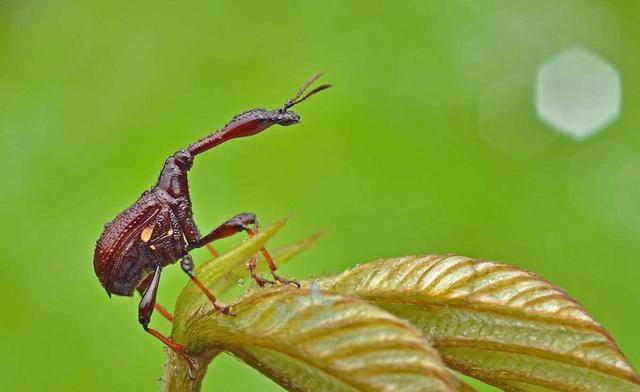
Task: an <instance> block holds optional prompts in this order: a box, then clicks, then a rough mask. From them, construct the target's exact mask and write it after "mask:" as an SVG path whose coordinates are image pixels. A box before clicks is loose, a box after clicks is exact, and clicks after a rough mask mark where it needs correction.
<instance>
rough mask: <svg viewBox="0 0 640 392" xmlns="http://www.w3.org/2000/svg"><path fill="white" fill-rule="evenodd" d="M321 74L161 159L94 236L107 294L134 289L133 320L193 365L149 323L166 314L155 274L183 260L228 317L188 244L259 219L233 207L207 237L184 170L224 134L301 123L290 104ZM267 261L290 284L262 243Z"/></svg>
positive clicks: (250, 228)
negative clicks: (153, 174) (150, 180)
mask: <svg viewBox="0 0 640 392" xmlns="http://www.w3.org/2000/svg"><path fill="white" fill-rule="evenodd" d="M320 75H321V74H316V75H314V76H312V77H311V78H310V79H309V80H307V82H306V83H305V84H304V85H303V86H302V88H300V90H299V91H298V92H297V94H296V95H295V96H294V97H293V98H291V99H289V100H287V101H286V102H285V104H284V105H283V106H282V107H281V108H279V109H275V110H266V109H253V110H249V111H246V112H244V113H241V114H238V115H236V116H234V117H233V118H232V119H231V121H230V122H229V123H227V124H226V125H225V126H224V127H223V128H221V129H219V130H218V131H216V132H213V133H211V134H210V135H208V136H206V137H204V138H203V139H201V140H199V141H197V142H195V143H193V144H191V145H190V146H189V147H187V148H186V149H184V150H179V151H177V152H176V153H175V154H173V155H172V156H170V157H169V158H167V160H166V161H165V162H164V166H163V168H162V171H161V172H160V176H159V177H158V180H157V182H156V184H155V185H154V186H153V187H151V189H149V190H147V191H145V192H144V193H143V194H142V195H141V196H140V197H139V198H138V200H136V201H135V202H134V203H133V204H132V205H131V206H130V207H129V208H127V209H126V210H124V211H123V212H121V213H120V214H119V215H118V216H117V217H116V218H115V219H114V220H113V221H112V222H110V223H108V224H106V225H105V227H104V230H103V232H102V235H101V236H100V238H99V239H98V241H97V243H96V248H95V253H94V258H93V265H94V268H95V272H96V275H97V276H98V280H99V281H100V284H101V285H102V287H103V288H104V289H105V290H106V291H107V294H108V295H109V297H111V295H112V294H116V295H122V296H132V295H133V293H134V291H136V290H137V291H138V292H139V293H140V294H141V295H142V298H141V300H140V304H139V306H138V321H139V322H140V324H141V325H142V327H143V328H144V330H145V331H147V332H148V333H149V334H151V335H153V336H155V337H156V338H158V339H159V340H160V341H162V342H163V343H164V344H165V345H166V346H167V347H169V348H171V349H172V350H173V351H175V352H176V353H177V354H179V355H180V356H182V358H184V359H185V360H186V361H187V362H188V363H189V367H190V373H191V371H192V370H194V369H195V368H196V367H197V363H196V361H195V360H194V359H193V358H191V357H190V356H189V355H188V354H187V353H186V352H185V349H184V347H183V346H182V345H180V344H178V343H176V342H174V341H173V340H171V339H170V338H169V337H167V336H165V335H163V334H162V333H160V332H159V331H157V330H154V329H151V328H149V322H150V321H151V315H152V313H153V310H154V308H155V309H157V310H158V311H159V312H160V313H161V314H162V315H163V316H165V317H166V318H167V319H169V321H172V317H171V314H170V313H169V312H167V311H166V310H164V309H163V308H162V307H161V306H160V305H158V304H156V295H157V293H158V284H159V281H160V273H161V271H162V269H163V268H164V267H166V266H167V265H170V264H174V263H176V262H177V261H178V260H180V261H181V262H180V266H181V267H182V270H183V271H184V272H185V273H187V275H188V276H189V278H190V279H191V281H192V282H193V283H194V284H195V285H196V286H197V287H199V288H200V290H202V292H203V293H204V294H205V295H206V296H207V297H208V298H209V300H210V301H211V303H212V304H213V306H214V307H215V309H217V310H218V311H220V312H222V313H224V314H227V315H230V316H232V315H233V313H232V311H231V309H230V308H229V307H228V306H222V305H220V304H219V303H218V302H217V301H216V298H215V296H214V295H213V294H212V293H211V292H210V291H209V289H207V287H205V286H204V285H203V284H202V282H200V280H199V279H198V278H197V276H196V275H195V273H194V269H195V267H194V262H193V258H192V257H191V255H190V251H191V250H193V249H196V248H201V247H203V246H207V247H210V243H211V242H213V241H216V240H218V239H221V238H225V237H228V236H231V235H233V234H236V233H239V232H242V231H244V232H246V233H248V234H249V235H254V234H255V233H256V232H257V231H258V230H259V227H260V226H259V223H258V220H257V219H256V216H255V214H253V213H241V214H237V215H235V216H234V217H232V218H231V219H229V220H228V221H226V222H225V223H223V224H222V225H220V226H218V227H217V228H215V229H213V230H212V231H211V232H210V233H209V234H206V235H205V236H201V235H200V231H199V230H198V227H197V226H196V224H195V221H194V219H193V212H192V208H191V198H190V196H189V182H188V179H187V173H188V172H189V170H190V169H191V166H192V165H193V161H194V158H195V157H196V156H197V155H199V154H202V153H203V152H205V151H208V150H210V149H211V148H213V147H215V146H217V145H220V144H222V143H224V142H226V141H228V140H231V139H235V138H239V137H245V136H251V135H255V134H257V133H259V132H262V131H264V130H266V129H267V128H269V127H271V126H272V125H281V126H289V125H294V124H298V123H300V116H299V115H298V114H296V113H295V112H293V111H291V110H289V109H291V108H292V107H293V106H295V105H297V104H299V103H300V102H302V101H304V100H306V99H307V98H309V97H310V96H312V95H314V94H315V93H317V92H319V91H322V90H324V89H326V88H328V87H330V85H329V84H323V85H320V86H318V87H316V88H314V89H312V90H311V91H309V92H308V93H306V94H305V91H306V90H307V88H309V86H310V85H311V84H312V83H313V82H315V81H316V80H317V79H318V78H319V77H320ZM260 251H261V253H262V254H263V256H264V258H265V259H266V261H267V262H268V264H269V268H270V270H271V275H272V276H273V279H274V280H275V281H278V282H280V283H283V284H295V285H298V283H297V282H295V281H293V280H287V279H284V278H282V277H281V276H280V275H278V274H277V272H276V269H277V266H276V265H275V263H274V262H273V259H272V258H271V256H270V255H269V253H268V252H267V250H266V249H265V248H264V247H263V248H261V249H260ZM256 260H257V259H256V257H255V256H254V257H252V258H251V259H250V261H249V263H248V268H249V271H250V273H251V276H252V278H253V279H254V280H255V281H256V283H257V284H258V285H259V286H261V287H262V286H264V285H265V284H266V283H272V284H275V282H274V281H270V280H266V279H264V278H262V277H260V276H258V275H257V274H256V271H255V268H256Z"/></svg>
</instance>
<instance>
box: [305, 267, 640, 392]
mask: <svg viewBox="0 0 640 392" xmlns="http://www.w3.org/2000/svg"><path fill="white" fill-rule="evenodd" d="M317 282H318V284H319V285H320V287H321V288H322V289H323V290H326V291H329V292H333V293H338V294H344V295H350V296H356V297H359V298H361V299H363V300H366V301H367V302H370V303H372V304H376V305H379V306H380V307H383V308H385V309H387V310H389V311H390V312H392V313H394V314H396V315H397V316H398V317H400V318H403V319H407V320H410V321H411V322H412V323H413V324H414V325H416V326H418V327H420V328H421V329H422V330H423V331H424V332H425V334H426V335H427V336H429V337H430V339H431V341H432V343H433V345H434V346H435V347H436V348H437V349H438V350H439V351H440V352H441V353H442V354H443V357H444V359H445V362H446V363H447V364H448V365H449V366H450V367H452V368H454V369H456V370H459V371H460V372H463V373H465V374H467V375H470V376H472V377H475V378H478V379H480V380H483V381H485V382H487V383H489V384H493V385H495V386H498V387H500V388H502V389H504V390H507V391H532V392H533V391H535V392H540V391H617V392H625V391H636V392H638V391H640V378H639V377H638V374H637V373H636V372H635V370H634V369H633V368H632V367H631V365H630V364H629V363H628V362H627V360H626V359H625V358H624V356H623V355H622V353H621V352H620V350H619V349H618V347H617V346H616V344H615V343H614V342H613V340H612V339H611V337H610V336H609V334H608V333H607V332H606V331H605V330H604V329H603V328H602V327H601V326H600V325H599V324H598V323H597V322H596V321H594V320H593V318H591V316H590V315H589V314H588V313H587V312H586V311H585V310H584V309H583V308H582V307H581V306H580V305H579V304H578V303H577V302H576V301H574V300H573V299H571V298H570V297H569V296H568V295H567V294H566V293H565V292H563V291H562V290H560V289H559V288H557V287H555V286H553V285H552V284H550V283H548V282H546V281H544V280H543V279H541V278H540V277H538V276H536V275H535V274H533V273H531V272H527V271H524V270H522V269H518V268H515V267H512V266H507V265H503V264H498V263H494V262H490V261H486V260H474V259H470V258H467V257H460V256H415V257H403V258H398V259H388V260H380V261H377V262H374V263H370V264H365V265H362V266H359V267H356V268H354V269H352V270H349V271H346V272H344V273H342V274H340V275H337V276H335V277H330V278H321V279H319V280H317ZM305 284H306V285H307V286H308V285H310V284H311V282H310V281H309V282H305Z"/></svg>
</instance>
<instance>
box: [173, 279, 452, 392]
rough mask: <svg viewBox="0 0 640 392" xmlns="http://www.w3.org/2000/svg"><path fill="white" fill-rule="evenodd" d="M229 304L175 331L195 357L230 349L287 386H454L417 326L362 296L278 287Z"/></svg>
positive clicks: (365, 388) (387, 388)
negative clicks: (227, 311)
mask: <svg viewBox="0 0 640 392" xmlns="http://www.w3.org/2000/svg"><path fill="white" fill-rule="evenodd" d="M234 311H235V312H236V316H235V317H230V316H225V315H222V314H221V313H220V312H207V313H206V314H203V313H200V314H198V315H197V316H196V317H193V318H191V319H190V320H189V323H188V328H185V329H184V330H183V333H182V334H180V335H179V336H176V338H177V340H178V341H179V342H180V343H181V344H184V345H185V347H186V349H187V351H188V352H189V353H190V354H191V355H193V356H195V357H196V358H201V357H205V358H206V357H207V356H208V355H210V354H209V353H210V352H211V351H215V350H225V351H228V352H230V353H231V354H233V355H234V356H236V357H238V358H240V359H242V360H243V361H245V362H246V363H248V364H249V365H251V366H253V367H254V368H256V369H257V370H259V371H260V372H262V373H263V374H264V375H266V376H267V377H269V378H271V379H272V380H274V381H275V382H277V383H278V384H280V385H281V386H283V387H284V388H286V389H288V390H290V391H430V392H440V391H443V392H445V391H456V390H458V389H456V388H457V387H458V384H457V383H456V381H455V380H454V378H453V376H452V375H451V373H450V372H449V370H448V369H447V368H446V367H445V366H444V364H443V363H442V360H441V358H440V355H439V354H438V352H437V351H436V350H434V349H433V348H432V347H431V346H430V345H429V344H428V343H427V341H426V340H425V339H424V337H423V336H422V334H421V332H420V331H419V330H417V329H415V328H414V327H412V326H411V325H409V324H408V323H407V322H405V321H402V320H400V319H398V318H396V317H395V316H393V315H392V314H390V313H388V312H386V311H384V310H381V309H379V308H377V307H375V306H372V305H369V304H366V303H365V302H362V301H360V300H357V299H352V298H348V297H343V296H338V295H323V294H322V293H321V292H320V291H319V290H317V291H314V289H311V290H305V289H296V288H291V287H278V288H272V289H267V290H261V291H258V292H256V293H253V294H251V295H249V296H247V297H245V298H244V299H242V300H241V301H240V302H238V303H236V304H234ZM182 366H184V365H182ZM201 366H205V365H204V363H201ZM174 379H175V377H174ZM172 386H173V387H175V388H180V386H178V384H177V383H172ZM175 388H174V389H172V390H179V389H175Z"/></svg>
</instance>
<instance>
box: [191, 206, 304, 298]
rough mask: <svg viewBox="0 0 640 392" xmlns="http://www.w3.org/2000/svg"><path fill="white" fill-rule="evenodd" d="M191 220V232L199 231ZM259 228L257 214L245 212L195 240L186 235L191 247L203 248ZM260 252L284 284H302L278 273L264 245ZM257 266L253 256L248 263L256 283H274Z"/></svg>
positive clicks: (277, 279) (252, 233) (272, 272)
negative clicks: (260, 273) (259, 274)
mask: <svg viewBox="0 0 640 392" xmlns="http://www.w3.org/2000/svg"><path fill="white" fill-rule="evenodd" d="M186 216H187V217H188V218H191V215H190V214H189V215H186ZM189 222H190V223H188V225H193V229H192V230H191V232H192V233H198V230H197V228H196V227H195V223H193V219H192V218H191V219H190V220H189ZM259 230H260V224H259V223H258V220H257V219H256V215H255V214H253V213H248V212H244V213H241V214H238V215H236V216H234V217H233V218H231V219H229V220H228V221H226V222H225V223H223V224H221V225H220V226H218V227H217V228H215V229H214V230H213V231H211V232H210V233H209V234H207V235H205V236H204V237H200V236H199V234H198V236H197V237H195V236H194V238H193V240H190V239H189V237H188V236H186V235H185V236H186V237H187V240H188V242H189V246H188V247H189V249H194V248H201V247H203V246H205V245H207V244H209V243H211V242H213V241H216V240H219V239H222V238H226V237H229V236H231V235H234V234H236V233H239V232H241V231H245V232H247V234H249V235H250V236H252V235H255V234H256V233H257V232H258V231H259ZM185 233H186V232H185ZM260 252H261V253H262V255H263V256H264V258H265V260H266V261H267V263H268V264H269V269H270V270H271V275H272V276H273V278H274V279H275V280H276V281H278V282H280V283H283V284H294V285H296V286H298V287H299V286H300V285H299V284H298V282H296V281H293V280H287V279H284V278H283V277H281V276H280V275H278V273H277V272H276V270H277V269H278V267H277V266H276V264H275V262H274V261H273V258H272V257H271V255H270V254H269V252H268V251H267V249H266V248H265V247H264V246H263V247H261V248H260ZM255 266H256V259H255V257H252V258H251V260H250V261H249V265H248V267H249V272H250V273H251V277H252V278H253V279H254V280H255V281H256V283H257V284H258V285H259V286H260V287H262V286H264V285H265V284H266V283H273V282H271V281H268V280H266V279H263V278H260V277H259V276H257V275H256V273H255Z"/></svg>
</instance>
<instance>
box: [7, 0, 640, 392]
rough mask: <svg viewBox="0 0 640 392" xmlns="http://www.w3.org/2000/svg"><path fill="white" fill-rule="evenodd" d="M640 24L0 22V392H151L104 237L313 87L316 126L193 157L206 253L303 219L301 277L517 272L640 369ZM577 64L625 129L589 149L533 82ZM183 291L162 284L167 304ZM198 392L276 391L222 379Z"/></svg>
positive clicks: (542, 12) (118, 11)
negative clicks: (241, 218) (366, 267)
mask: <svg viewBox="0 0 640 392" xmlns="http://www.w3.org/2000/svg"><path fill="white" fill-rule="evenodd" d="M639 17H640V3H638V2H636V1H604V0H603V1H582V0H579V1H578V0H576V1H557V0H549V1H547V0H541V1H487V0H458V1H454V0H450V1H449V0H447V1H424V0H422V1H398V2H390V1H380V2H378V1H361V2H347V1H321V2H320V1H319V2H306V1H304V2H294V1H287V2H273V3H272V2H266V1H255V2H237V1H193V2H189V3H188V4H186V3H184V2H178V1H170V2H158V1H137V2H125V1H93V2H75V1H26V0H24V1H15V0H14V1H3V2H1V3H0V141H1V146H2V154H1V156H0V163H1V167H2V177H1V180H0V184H1V185H0V187H1V189H2V192H1V194H2V196H1V199H0V200H1V206H0V214H1V218H2V225H1V226H0V230H1V233H0V238H2V240H1V241H2V255H1V256H0V258H1V261H2V273H0V305H1V309H2V312H1V313H0V314H1V316H0V339H1V340H0V342H1V344H0V347H1V348H0V352H1V353H2V355H1V356H0V369H2V370H1V374H2V376H1V377H0V390H3V391H13V390H92V391H114V390H140V391H149V390H156V389H157V388H158V381H156V378H157V377H159V376H160V375H161V373H162V368H161V365H162V363H163V361H164V354H163V351H162V346H161V344H160V343H159V342H157V341H156V340H154V339H153V338H151V337H149V336H147V335H146V334H145V333H144V332H143V331H142V329H141V328H140V326H139V325H138V322H137V315H136V312H137V300H135V299H129V298H121V297H114V298H113V299H111V300H109V299H108V298H107V296H106V295H105V293H104V291H103V290H102V289H101V288H100V285H99V284H98V281H97V279H96V277H95V275H94V272H93V265H92V258H93V248H94V244H95V240H96V239H97V237H98V236H99V234H100V232H101V230H102V225H103V223H105V222H106V221H108V220H110V219H112V218H113V216H115V214H117V213H118V212H119V211H120V210H122V209H124V208H125V207H126V206H128V205H129V204H130V203H131V202H133V201H134V200H135V199H136V197H137V196H138V195H139V194H140V193H141V192H142V191H143V190H145V189H146V188H148V187H149V186H151V185H152V184H153V183H154V181H155V179H156V176H157V174H158V172H159V170H160V168H161V165H162V162H163V161H164V159H165V158H166V157H167V156H169V155H170V154H172V153H173V152H174V151H175V150H177V149H178V148H182V147H185V146H186V145H188V143H190V142H192V141H194V140H196V139H198V138H200V137H202V136H203V135H205V134H206V133H207V132H208V131H210V130H213V129H215V128H217V127H220V126H222V125H223V124H224V123H225V122H227V121H228V120H229V119H230V117H231V116H232V115H234V114H236V113H238V112H241V111H244V110H246V109H250V108H254V107H268V108H273V107H277V106H279V105H281V104H282V103H283V102H284V100H286V99H287V98H289V96H290V95H292V93H293V92H294V91H295V90H297V88H298V87H299V85H300V84H301V83H302V82H303V81H304V80H305V79H306V78H307V77H308V76H309V75H310V74H312V73H313V72H314V71H317V70H323V71H325V72H326V74H325V77H324V79H323V80H324V81H326V82H331V83H333V84H334V86H335V87H334V88H333V89H331V90H328V91H327V92H323V93H322V94H320V95H318V96H317V97H314V98H313V99H311V100H309V101H308V102H305V104H304V105H300V107H299V108H298V110H297V111H298V112H299V113H300V114H301V115H302V117H303V120H304V123H303V124H302V125H299V126H295V127H289V128H273V129H270V130H269V131H268V132H266V133H264V134H261V135H259V136H256V137H254V138H251V139H243V140H238V141H233V142H231V143H229V144H226V145H224V146H221V147H219V148H217V149H215V150H212V151H211V152H209V153H207V154H205V155H203V156H201V157H198V159H197V161H196V163H195V165H194V168H193V170H192V172H191V176H190V179H191V191H192V198H193V203H194V210H195V217H196V222H197V223H198V224H199V225H200V227H201V230H202V231H205V230H210V229H211V228H212V227H214V226H216V225H217V224H219V223H221V222H222V221H223V220H225V219H226V218H228V217H230V216H232V215H234V214H235V213H238V212H241V211H246V210H248V211H254V212H256V213H257V214H258V215H259V217H260V218H261V220H262V221H263V222H264V223H269V222H273V221H275V220H277V219H278V218H281V217H283V216H287V215H291V216H292V219H291V220H290V223H289V224H288V226H287V227H286V228H285V230H284V231H283V233H282V234H281V235H279V236H278V238H276V239H275V240H274V241H275V243H274V245H272V246H276V245H278V244H285V243H287V242H290V241H294V240H297V239H299V238H302V237H304V236H306V235H309V234H311V233H313V232H316V231H319V230H325V231H326V235H325V236H324V237H323V238H322V240H321V241H320V242H319V243H318V244H317V245H316V246H315V247H314V248H313V249H312V250H309V251H308V252H306V253H305V254H304V255H302V256H300V257H299V258H298V259H297V260H296V261H295V262H293V263H291V264H290V265H288V266H287V267H286V268H285V269H284V270H285V272H286V275H288V276H294V277H297V278H303V277H306V276H308V275H317V274H324V273H334V272H337V271H340V270H343V269H344V268H347V267H349V266H353V265H355V264H356V263H362V262H366V261H371V260H374V259H376V258H381V257H390V256H399V255H406V254H416V253H436V252H453V253H459V254H464V255H467V256H472V257H478V258H489V259H494V260H499V261H503V262H508V263H512V264H515V265H518V266H521V267H525V268H527V269H530V270H533V271H535V272H537V273H540V274H541V275H543V276H544V277H546V278H547V279H549V280H550V281H552V282H554V283H556V284H558V285H559V286H560V287H562V288H564V289H566V290H567V291H568V292H569V293H570V294H572V295H573V296H574V297H575V298H577V299H578V300H579V301H580V302H581V303H582V304H583V305H585V307H586V308H587V309H588V310H589V311H590V312H591V313H592V314H593V315H594V317H595V318H596V319H597V320H599V321H600V322H601V323H602V324H603V325H604V326H605V327H606V328H607V329H608V330H609V331H610V332H611V333H612V335H613V336H614V338H615V339H616V341H617V342H618V344H619V345H620V346H621V348H622V350H623V351H624V352H625V353H626V355H627V356H628V358H629V360H630V361H631V363H632V364H634V365H635V366H640V339H638V335H637V331H638V327H637V324H638V322H639V321H640V313H639V312H638V309H640V298H639V296H638V293H639V291H638V283H637V282H638V281H639V279H640V266H639V265H638V260H637V258H638V254H639V251H640V242H639V236H640V154H639V151H640V136H639V133H638V132H639V129H640V110H638V107H639V105H640V93H639V91H640V86H639V83H640V76H639V74H638V64H639V60H640V50H639V49H640V48H639V45H638V42H639V40H640V23H639V22H640V20H639V19H640V18H639ZM574 47H582V48H585V49H587V50H589V51H591V52H593V53H595V54H597V55H599V56H600V57H602V58H603V59H605V60H606V61H607V62H608V63H609V64H611V65H612V66H613V67H614V68H615V69H616V70H617V71H618V72H619V74H620V76H621V80H622V89H623V93H622V110H621V115H620V118H619V119H618V120H617V121H616V122H614V123H613V124H612V125H611V126H609V127H607V128H605V129H604V130H603V131H602V132H600V133H598V134H596V135H594V136H593V137H591V138H589V139H587V140H584V141H581V142H578V141H575V140H573V139H571V138H569V137H566V136H563V135H560V134H559V133H557V132H554V131H553V130H552V129H550V128H548V127H547V126H545V125H544V124H543V123H542V122H541V121H540V120H539V119H538V118H537V117H536V114H535V110H534V106H533V95H534V83H535V75H536V69H537V68H538V67H539V66H540V64H542V63H543V62H544V61H546V60H547V59H549V58H550V57H552V56H553V55H555V54H557V53H560V52H562V51H564V50H567V49H571V48H574ZM483 113H485V114H483ZM486 113H489V114H486ZM485 115H486V116H489V118H494V119H495V118H497V120H495V121H496V122H497V123H499V124H502V125H501V126H502V128H500V129H501V131H500V132H503V133H500V132H499V135H498V138H502V139H500V140H502V141H501V142H500V143H499V144H500V146H501V147H500V148H494V147H493V146H492V144H491V143H487V138H486V137H483V133H482V126H483V125H482V121H483V120H482V119H483V118H485ZM238 241H240V238H239V237H237V238H234V239H229V240H225V241H224V243H221V244H220V245H219V247H220V248H221V249H223V250H224V249H228V248H229V247H231V246H233V245H234V244H237V243H238ZM195 257H196V261H197V262H200V263H201V262H203V261H205V260H206V259H207V254H206V252H204V251H198V252H196V254H195ZM185 283H186V278H185V276H184V275H183V273H182V272H181V271H180V269H179V268H178V267H173V268H168V269H167V270H166V273H165V274H164V275H163V281H162V284H161V290H160V294H159V298H160V301H161V302H162V303H165V304H166V305H167V306H168V307H169V308H170V309H172V308H173V303H174V301H175V298H176V295H177V293H178V292H179V290H180V289H181V287H183V286H184V284H185ZM152 324H153V325H155V326H156V327H158V328H159V329H161V330H164V331H169V329H170V325H169V324H168V323H167V322H165V321H164V320H162V319H161V318H160V317H158V316H157V315H156V317H155V318H154V321H153V323H152ZM203 390H208V391H212V390H260V391H270V390H274V391H275V390H279V387H278V386H276V385H275V384H273V383H272V382H271V381H269V380H267V379H265V378H263V377H261V376H260V375H259V374H258V373H257V372H256V371H255V370H253V369H251V368H249V367H247V366H245V365H243V364H241V363H240V362H238V361H237V360H235V359H232V358H220V360H218V361H216V362H215V363H214V364H213V365H212V366H211V367H210V371H209V374H208V376H207V378H206V380H205V383H204V388H203ZM483 390H487V391H489V390H492V389H491V388H486V389H483Z"/></svg>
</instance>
